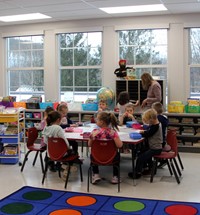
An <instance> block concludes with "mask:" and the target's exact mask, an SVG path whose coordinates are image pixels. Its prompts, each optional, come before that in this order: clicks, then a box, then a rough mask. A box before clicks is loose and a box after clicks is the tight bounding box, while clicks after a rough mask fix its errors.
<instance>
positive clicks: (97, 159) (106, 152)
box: [87, 140, 120, 192]
mask: <svg viewBox="0 0 200 215" xmlns="http://www.w3.org/2000/svg"><path fill="white" fill-rule="evenodd" d="M117 153H118V149H117V148H116V145H115V142H114V140H94V142H93V143H92V146H91V156H92V159H91V163H90V167H89V169H88V186H87V191H88V192H89V184H90V183H91V181H92V166H93V165H98V166H113V165H114V166H115V167H117V168H118V179H120V166H119V161H114V158H115V156H116V155H117ZM118 192H120V180H118Z"/></svg>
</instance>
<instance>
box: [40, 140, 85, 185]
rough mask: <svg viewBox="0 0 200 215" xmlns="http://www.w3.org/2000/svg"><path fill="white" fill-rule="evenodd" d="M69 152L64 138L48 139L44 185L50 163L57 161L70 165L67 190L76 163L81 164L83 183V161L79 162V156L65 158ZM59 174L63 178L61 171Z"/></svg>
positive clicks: (66, 181) (72, 155)
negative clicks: (72, 167)
mask: <svg viewBox="0 0 200 215" xmlns="http://www.w3.org/2000/svg"><path fill="white" fill-rule="evenodd" d="M67 151H69V149H68V147H67V145H66V142H65V141H64V140H63V139H62V138H59V137H51V138H48V156H46V158H45V169H44V173H43V179H42V184H43V183H44V180H45V177H46V173H47V170H48V166H49V161H56V162H59V163H65V164H66V165H68V167H69V168H68V172H67V176H66V180H65V189H66V187H67V183H68V179H69V174H70V170H71V166H72V165H73V164H74V163H76V164H79V169H80V177H81V181H83V174H82V161H81V160H79V156H78V155H77V154H69V155H68V156H65V155H66V153H67ZM58 173H59V177H61V174H60V169H59V170H58Z"/></svg>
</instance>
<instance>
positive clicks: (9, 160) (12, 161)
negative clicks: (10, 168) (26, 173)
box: [0, 155, 19, 164]
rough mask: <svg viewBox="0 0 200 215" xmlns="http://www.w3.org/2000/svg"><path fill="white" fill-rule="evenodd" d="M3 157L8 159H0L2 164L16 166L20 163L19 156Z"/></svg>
mask: <svg viewBox="0 0 200 215" xmlns="http://www.w3.org/2000/svg"><path fill="white" fill-rule="evenodd" d="M3 156H4V157H6V158H1V157H0V163H2V164H16V163H18V161H19V157H18V155H16V158H15V157H13V156H9V155H3Z"/></svg>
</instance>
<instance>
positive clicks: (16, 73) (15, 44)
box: [6, 35, 45, 101]
mask: <svg viewBox="0 0 200 215" xmlns="http://www.w3.org/2000/svg"><path fill="white" fill-rule="evenodd" d="M6 50H7V52H6V71H7V82H8V88H7V91H8V94H9V95H10V96H16V101H22V100H27V99H29V98H30V97H31V96H33V95H37V96H41V97H42V99H43V100H44V99H45V97H44V36H43V35H32V36H14V37H7V38H6Z"/></svg>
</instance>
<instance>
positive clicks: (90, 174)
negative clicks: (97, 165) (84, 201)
mask: <svg viewBox="0 0 200 215" xmlns="http://www.w3.org/2000/svg"><path fill="white" fill-rule="evenodd" d="M91 177H92V167H91V166H90V167H89V169H88V180H87V192H88V193H89V187H90V183H91Z"/></svg>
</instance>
